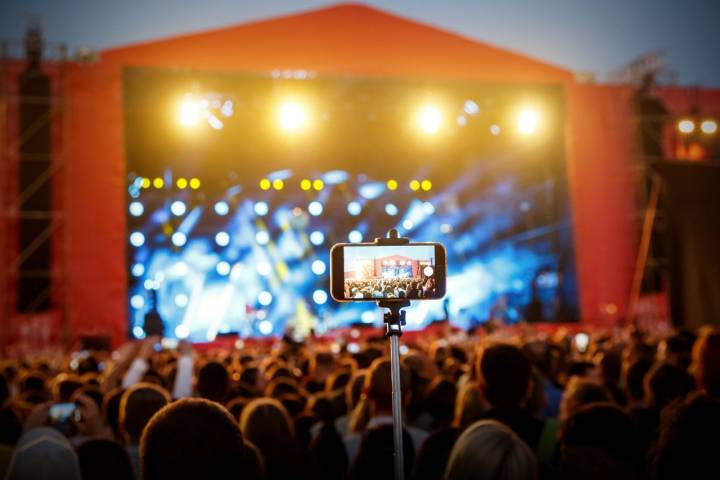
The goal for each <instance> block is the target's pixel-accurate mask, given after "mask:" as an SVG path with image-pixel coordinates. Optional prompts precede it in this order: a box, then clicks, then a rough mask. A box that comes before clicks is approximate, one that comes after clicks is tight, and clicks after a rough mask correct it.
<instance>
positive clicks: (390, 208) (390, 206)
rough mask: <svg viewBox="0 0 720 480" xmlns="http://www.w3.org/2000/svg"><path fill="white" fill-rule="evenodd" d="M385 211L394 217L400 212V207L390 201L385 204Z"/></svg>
mask: <svg viewBox="0 0 720 480" xmlns="http://www.w3.org/2000/svg"><path fill="white" fill-rule="evenodd" d="M385 213H387V214H388V215H390V216H391V217H394V216H395V215H397V214H398V208H397V207H396V206H395V205H394V204H392V203H388V204H387V205H385Z"/></svg>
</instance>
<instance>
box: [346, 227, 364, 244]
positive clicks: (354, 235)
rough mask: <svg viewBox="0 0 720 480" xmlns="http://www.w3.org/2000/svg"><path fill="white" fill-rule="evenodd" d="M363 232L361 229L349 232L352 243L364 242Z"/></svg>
mask: <svg viewBox="0 0 720 480" xmlns="http://www.w3.org/2000/svg"><path fill="white" fill-rule="evenodd" d="M362 239H363V238H362V233H360V231H359V230H353V231H352V232H350V233H349V234H348V240H349V241H350V243H360V242H362Z"/></svg>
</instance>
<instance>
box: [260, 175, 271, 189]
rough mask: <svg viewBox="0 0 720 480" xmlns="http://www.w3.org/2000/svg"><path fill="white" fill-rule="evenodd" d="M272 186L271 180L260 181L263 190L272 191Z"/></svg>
mask: <svg viewBox="0 0 720 480" xmlns="http://www.w3.org/2000/svg"><path fill="white" fill-rule="evenodd" d="M270 185H271V183H270V180H268V179H267V178H263V179H262V180H260V189H261V190H270Z"/></svg>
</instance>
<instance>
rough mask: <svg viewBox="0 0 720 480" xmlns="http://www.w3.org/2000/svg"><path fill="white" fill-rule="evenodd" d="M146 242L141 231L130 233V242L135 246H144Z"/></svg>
mask: <svg viewBox="0 0 720 480" xmlns="http://www.w3.org/2000/svg"><path fill="white" fill-rule="evenodd" d="M144 243H145V235H143V234H142V233H141V232H132V233H131V234H130V244H131V245H132V246H133V247H142V246H143V244H144Z"/></svg>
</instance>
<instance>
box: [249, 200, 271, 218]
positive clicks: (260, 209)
mask: <svg viewBox="0 0 720 480" xmlns="http://www.w3.org/2000/svg"><path fill="white" fill-rule="evenodd" d="M253 209H254V210H255V215H257V216H258V217H264V216H265V215H267V213H268V212H269V211H270V207H268V204H267V203H265V202H257V203H256V204H255V206H254V207H253Z"/></svg>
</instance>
